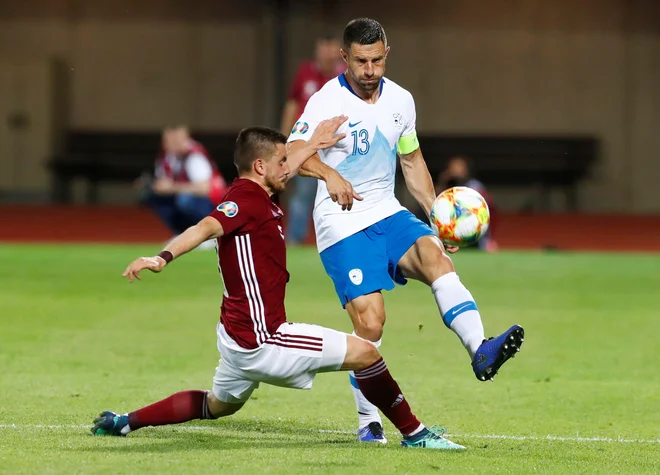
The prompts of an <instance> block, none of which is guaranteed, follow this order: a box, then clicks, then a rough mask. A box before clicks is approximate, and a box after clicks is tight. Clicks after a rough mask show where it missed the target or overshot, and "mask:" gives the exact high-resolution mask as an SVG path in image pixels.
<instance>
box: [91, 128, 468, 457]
mask: <svg viewBox="0 0 660 475" xmlns="http://www.w3.org/2000/svg"><path fill="white" fill-rule="evenodd" d="M345 120H346V117H343V116H341V117H336V118H334V119H330V120H328V121H324V122H322V123H321V124H320V125H319V127H318V128H317V129H316V131H315V132H314V134H313V136H312V138H311V139H310V141H309V142H307V144H306V147H304V148H300V149H298V150H297V151H296V152H295V153H291V154H289V155H288V156H287V150H286V147H285V144H286V137H285V136H284V135H282V134H281V133H279V132H277V131H275V130H272V129H268V128H264V127H252V128H247V129H244V130H242V131H241V132H240V133H239V135H238V138H237V140H236V148H235V152H234V163H235V164H236V167H237V168H238V174H239V178H238V179H237V180H236V181H235V182H234V183H233V184H232V185H231V187H229V189H228V191H227V193H226V195H225V198H224V199H225V201H224V202H223V203H221V204H220V205H219V206H218V207H217V208H216V210H215V211H213V212H212V213H211V214H210V215H209V216H208V217H206V218H204V219H202V220H201V221H200V222H199V223H198V224H197V225H195V226H192V227H191V228H189V229H187V230H186V231H185V232H184V233H183V234H181V235H180V236H179V237H177V238H176V239H174V240H173V241H172V242H171V243H170V244H168V246H167V247H166V249H165V250H164V251H162V252H161V253H160V254H159V255H158V256H154V257H141V258H139V259H137V260H135V261H133V262H132V263H131V264H130V265H129V266H128V268H127V269H126V271H125V272H124V274H123V275H124V276H125V277H128V278H129V280H130V281H131V282H133V280H134V278H138V279H139V278H140V274H139V273H140V271H142V270H144V269H148V270H150V271H153V272H160V271H162V270H163V269H164V268H165V266H166V265H167V264H168V263H169V262H170V261H172V259H174V258H177V257H179V256H181V255H183V254H185V253H186V252H188V251H190V250H192V249H194V248H195V247H197V246H198V245H199V244H200V243H201V242H203V241H206V240H207V239H217V243H218V264H219V268H220V272H221V275H222V277H223V281H224V284H225V285H224V287H225V292H224V296H223V301H222V308H221V317H220V321H219V322H218V325H217V337H218V340H217V346H218V350H219V351H220V354H221V359H220V362H219V363H218V367H217V368H216V374H215V376H214V378H213V388H212V390H211V391H204V390H188V391H181V392H178V393H176V394H173V395H171V396H169V397H168V398H166V399H163V400H161V401H158V402H156V403H154V404H151V405H149V406H146V407H143V408H141V409H138V410H136V411H133V412H130V413H127V414H123V415H119V414H116V413H114V412H110V411H105V412H103V413H101V415H100V416H99V417H98V418H96V420H95V421H94V427H93V428H92V433H93V434H95V435H115V436H123V435H126V434H128V433H130V432H132V431H135V430H138V429H140V428H142V427H146V426H160V425H167V424H179V423H182V422H187V421H191V420H195V419H217V418H219V417H223V416H228V415H231V414H234V413H235V412H236V411H238V410H239V409H240V408H241V407H243V405H244V404H245V402H246V401H247V400H248V399H249V397H250V395H251V394H252V392H253V391H254V390H255V389H256V388H257V387H258V386H259V384H260V383H266V384H272V385H276V386H282V387H288V388H297V389H310V388H311V387H312V383H313V381H314V377H315V376H316V374H317V373H323V372H330V371H340V370H345V371H347V370H353V371H354V372H355V378H356V380H357V381H358V384H359V385H360V389H361V390H362V393H363V394H364V395H365V397H366V398H367V399H368V400H369V401H371V403H372V404H374V405H375V406H377V407H378V408H379V409H380V410H381V411H382V412H383V414H385V416H386V417H387V418H388V419H389V420H390V421H392V423H393V424H394V425H395V426H396V427H397V428H398V429H399V430H400V431H401V433H402V435H403V441H402V445H403V446H406V447H422V448H432V449H462V448H464V447H462V446H460V445H458V444H454V443H453V442H451V441H449V440H447V439H445V438H444V437H443V436H442V432H441V431H437V430H435V429H433V428H431V429H427V428H426V427H425V426H424V425H423V424H421V423H420V422H419V420H418V419H417V418H416V417H415V415H414V414H413V413H412V411H411V409H410V406H409V405H408V401H407V400H406V399H405V398H404V396H403V394H402V392H401V390H400V389H399V386H398V384H397V383H396V381H395V380H394V379H393V378H392V376H391V375H390V373H389V371H388V369H387V366H386V365H385V362H384V361H383V358H382V357H381V356H380V354H379V352H378V349H377V348H376V347H375V346H374V345H373V344H372V343H370V342H368V341H366V340H363V339H361V338H358V337H356V336H352V335H348V334H346V333H342V332H338V331H335V330H331V329H329V328H324V327H321V326H318V325H308V324H301V323H290V322H287V321H286V314H285V311H284V292H285V287H286V283H287V282H288V280H289V273H288V272H287V269H286V244H285V241H284V236H283V235H282V227H281V220H282V211H281V210H280V208H279V207H278V206H277V205H276V204H275V203H274V202H273V200H272V198H273V196H274V195H276V194H277V193H278V192H281V191H282V190H283V189H284V187H285V184H286V182H287V180H288V179H289V177H290V176H292V175H293V174H295V173H296V172H297V170H298V168H299V167H300V165H301V164H302V163H303V162H304V161H305V160H306V159H308V158H309V157H311V156H312V155H314V154H315V153H316V152H317V151H318V150H320V149H323V148H327V147H330V146H332V145H334V144H335V143H336V142H337V141H338V140H340V139H341V138H343V137H344V135H343V134H339V135H336V132H337V129H338V127H339V126H340V125H341V124H342V123H343V122H344V121H345ZM346 192H349V190H348V189H347V190H346ZM356 198H357V199H359V198H360V197H359V196H357V197H356Z"/></svg>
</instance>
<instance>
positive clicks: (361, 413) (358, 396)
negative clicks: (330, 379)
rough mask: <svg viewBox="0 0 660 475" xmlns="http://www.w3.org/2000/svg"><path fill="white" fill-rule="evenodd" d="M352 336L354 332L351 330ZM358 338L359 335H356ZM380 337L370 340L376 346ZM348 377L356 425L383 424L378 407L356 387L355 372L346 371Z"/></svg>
mask: <svg viewBox="0 0 660 475" xmlns="http://www.w3.org/2000/svg"><path fill="white" fill-rule="evenodd" d="M353 335H354V336H357V335H355V332H353ZM358 338H359V337H358ZM382 341H383V340H382V339H380V340H378V341H377V342H373V341H372V342H371V343H372V344H373V345H374V346H375V347H376V348H378V347H379V346H380V344H381V343H382ZM348 379H349V381H350V383H351V389H352V390H353V399H355V406H356V407H357V412H358V427H359V428H360V429H362V428H363V427H366V426H368V425H369V424H371V423H372V422H378V423H379V424H380V425H383V420H382V419H381V418H380V413H379V412H378V408H377V407H376V406H374V405H373V404H371V403H370V402H369V401H367V398H366V397H364V394H362V391H360V388H359V387H358V384H357V381H356V380H355V372H354V371H349V372H348Z"/></svg>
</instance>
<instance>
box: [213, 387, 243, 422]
mask: <svg viewBox="0 0 660 475" xmlns="http://www.w3.org/2000/svg"><path fill="white" fill-rule="evenodd" d="M206 402H207V404H208V408H209V415H210V416H211V417H210V418H211V419H219V418H220V417H226V416H231V415H232V414H234V413H236V412H238V410H239V409H240V408H241V407H243V404H244V403H240V404H230V403H227V402H223V401H221V400H219V399H218V398H217V397H216V396H215V394H213V392H212V391H209V392H208V394H207V396H206Z"/></svg>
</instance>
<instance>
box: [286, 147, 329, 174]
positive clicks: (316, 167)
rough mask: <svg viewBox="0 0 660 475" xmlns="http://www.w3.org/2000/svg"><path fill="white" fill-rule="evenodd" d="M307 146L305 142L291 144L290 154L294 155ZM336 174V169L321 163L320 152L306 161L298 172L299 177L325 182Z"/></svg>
mask: <svg viewBox="0 0 660 475" xmlns="http://www.w3.org/2000/svg"><path fill="white" fill-rule="evenodd" d="M305 144H306V142H305V141H304V140H295V141H293V142H289V145H288V147H289V153H294V152H296V151H297V150H299V149H303V148H304V147H305ZM335 173H337V172H336V171H335V169H334V168H332V167H329V166H328V165H326V164H325V163H323V162H322V161H321V157H319V154H318V152H317V153H315V154H313V155H312V156H311V157H309V158H308V159H307V160H305V161H304V162H303V164H302V165H301V166H300V168H299V170H298V175H300V176H308V177H311V178H316V179H317V180H323V181H327V179H328V177H330V176H331V175H333V174H335Z"/></svg>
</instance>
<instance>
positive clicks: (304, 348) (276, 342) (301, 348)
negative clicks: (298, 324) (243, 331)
mask: <svg viewBox="0 0 660 475" xmlns="http://www.w3.org/2000/svg"><path fill="white" fill-rule="evenodd" d="M264 344H265V345H275V346H281V347H282V348H295V349H297V350H309V351H318V352H323V349H322V348H314V347H312V346H303V345H292V344H289V343H282V342H280V341H273V340H268V341H267V342H266V343H264Z"/></svg>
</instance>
